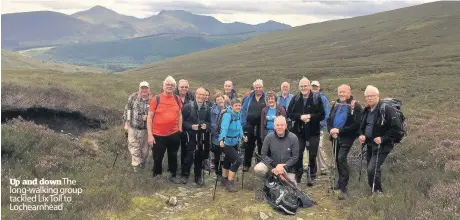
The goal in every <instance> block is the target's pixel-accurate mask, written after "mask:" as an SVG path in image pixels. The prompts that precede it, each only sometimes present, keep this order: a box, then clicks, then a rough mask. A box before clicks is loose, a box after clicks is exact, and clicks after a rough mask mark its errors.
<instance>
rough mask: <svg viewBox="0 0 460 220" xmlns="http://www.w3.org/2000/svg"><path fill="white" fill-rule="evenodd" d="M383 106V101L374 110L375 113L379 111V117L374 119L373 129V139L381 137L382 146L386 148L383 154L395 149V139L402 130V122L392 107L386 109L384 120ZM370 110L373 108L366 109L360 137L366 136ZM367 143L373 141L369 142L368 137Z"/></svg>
mask: <svg viewBox="0 0 460 220" xmlns="http://www.w3.org/2000/svg"><path fill="white" fill-rule="evenodd" d="M381 105H382V101H379V102H378V103H377V105H376V106H375V109H374V111H377V115H376V117H375V119H374V127H373V128H372V134H373V135H372V137H371V138H372V139H373V138H376V137H381V139H382V143H381V146H384V149H383V150H382V152H385V151H389V150H391V149H393V145H394V138H395V136H396V135H397V133H398V132H399V130H400V129H401V122H400V121H399V120H398V118H397V115H396V112H395V110H394V109H393V108H390V107H386V108H385V109H384V111H385V118H382V114H381V112H380V106H381ZM370 110H371V108H370V107H369V106H367V107H366V108H364V111H363V114H362V118H361V125H360V127H359V135H364V130H365V129H366V119H367V116H368V114H369V112H370ZM382 121H383V125H382ZM366 142H373V140H369V139H368V137H366Z"/></svg>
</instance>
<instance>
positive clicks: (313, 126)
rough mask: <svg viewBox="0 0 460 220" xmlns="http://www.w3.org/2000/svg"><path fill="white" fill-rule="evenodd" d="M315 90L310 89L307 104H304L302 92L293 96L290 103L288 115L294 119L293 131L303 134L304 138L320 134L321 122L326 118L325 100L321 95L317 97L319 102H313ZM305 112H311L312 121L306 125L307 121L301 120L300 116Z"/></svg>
mask: <svg viewBox="0 0 460 220" xmlns="http://www.w3.org/2000/svg"><path fill="white" fill-rule="evenodd" d="M313 97H314V96H313V92H312V91H310V95H309V96H308V99H307V103H306V105H304V104H303V97H302V93H299V94H297V95H296V96H294V97H292V99H291V102H290V103H289V107H288V113H287V116H288V118H289V119H291V120H292V121H294V122H295V123H294V126H293V128H292V129H291V131H292V132H294V133H296V134H298V135H303V136H304V138H306V139H308V138H310V136H319V135H320V130H321V125H320V122H321V121H322V120H323V119H324V116H325V113H324V108H323V101H322V100H321V97H320V96H319V95H318V96H315V97H317V99H318V100H317V104H316V105H315V104H314V102H313ZM304 114H310V115H311V118H310V122H308V123H307V125H305V123H304V122H303V121H302V120H300V116H301V115H304Z"/></svg>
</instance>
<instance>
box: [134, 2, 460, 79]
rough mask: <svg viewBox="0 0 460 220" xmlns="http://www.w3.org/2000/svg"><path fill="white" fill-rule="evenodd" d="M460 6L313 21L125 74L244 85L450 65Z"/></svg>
mask: <svg viewBox="0 0 460 220" xmlns="http://www.w3.org/2000/svg"><path fill="white" fill-rule="evenodd" d="M459 4H460V3H458V2H439V3H431V4H425V5H421V6H415V7H409V8H404V9H399V10H394V11H390V12H383V13H379V14H375V15H369V16H363V17H356V18H351V19H344V20H336V21H328V22H323V23H317V24H309V25H305V26H301V27H295V28H292V29H290V30H286V31H280V32H277V33H273V34H268V35H263V36H260V37H257V38H253V39H250V40H248V41H245V42H242V43H240V44H235V45H229V46H224V47H220V48H216V49H212V50H207V51H203V52H200V53H194V54H190V55H187V56H181V57H177V58H173V59H169V60H165V61H161V62H156V63H152V64H150V65H146V66H143V67H140V68H138V69H134V70H129V71H127V72H126V73H127V74H135V75H137V76H142V75H146V74H147V73H151V72H154V73H155V74H158V75H166V74H169V73H172V74H173V75H174V76H178V77H190V76H194V78H195V77H197V78H198V79H199V80H202V81H206V82H211V83H220V81H221V80H222V78H226V77H227V76H234V77H233V78H234V80H235V81H236V82H237V83H243V82H244V83H246V84H247V82H249V81H250V82H252V81H254V80H255V79H256V78H257V77H261V78H263V79H264V80H265V81H266V83H268V84H269V85H271V86H273V85H274V84H277V83H278V82H279V81H280V80H288V79H289V80H293V79H296V78H299V76H301V75H307V76H309V77H312V78H315V79H324V78H327V77H335V76H341V77H344V76H349V75H353V76H356V75H363V74H369V73H380V72H391V71H395V70H413V69H414V68H416V69H424V68H429V67H433V66H447V67H449V66H451V65H452V63H455V62H457V61H458V50H459V48H460V41H458V40H457V39H459V37H460V23H459V22H458V21H459V20H460V7H459V6H460V5H459ZM440 12H442V13H440ZM427 60H428V61H429V62H427ZM182 63H187V65H181V64H182Z"/></svg>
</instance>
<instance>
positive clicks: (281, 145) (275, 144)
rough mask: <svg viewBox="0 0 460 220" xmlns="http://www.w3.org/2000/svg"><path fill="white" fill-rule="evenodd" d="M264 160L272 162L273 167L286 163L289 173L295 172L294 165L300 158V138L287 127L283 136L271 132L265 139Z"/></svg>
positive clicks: (262, 155) (263, 147)
mask: <svg viewBox="0 0 460 220" xmlns="http://www.w3.org/2000/svg"><path fill="white" fill-rule="evenodd" d="M260 156H261V157H262V159H263V160H264V161H267V162H268V163H270V164H271V165H272V166H273V168H275V167H276V165H278V164H286V165H285V166H284V169H285V170H286V171H287V172H288V173H294V171H295V169H294V166H295V164H296V163H297V160H299V156H302V155H299V139H298V138H297V136H296V135H295V134H293V133H291V132H289V131H288V130H287V129H286V132H285V134H284V136H283V137H280V136H278V134H277V133H276V131H275V132H273V133H270V134H268V135H267V137H266V138H265V140H264V144H263V145H262V151H261V155H260Z"/></svg>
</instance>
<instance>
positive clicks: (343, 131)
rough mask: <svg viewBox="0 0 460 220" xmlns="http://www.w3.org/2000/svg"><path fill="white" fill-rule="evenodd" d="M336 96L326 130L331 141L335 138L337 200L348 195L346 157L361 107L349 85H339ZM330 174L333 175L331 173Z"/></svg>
mask: <svg viewBox="0 0 460 220" xmlns="http://www.w3.org/2000/svg"><path fill="white" fill-rule="evenodd" d="M338 96H339V98H338V99H337V101H336V102H335V104H334V105H333V106H332V109H331V114H330V117H329V119H328V121H327V130H328V131H329V132H328V133H329V134H330V137H331V141H334V139H336V140H337V145H336V148H337V149H336V152H335V155H336V163H337V170H338V173H339V180H338V182H337V186H336V188H337V189H339V190H340V193H339V196H338V197H339V200H344V199H347V197H348V193H347V191H348V190H347V186H348V179H349V176H350V172H349V169H348V160H347V157H348V153H349V152H350V149H351V147H352V146H353V142H354V141H355V140H356V138H357V137H358V129H359V126H360V124H361V115H362V111H363V109H362V107H361V105H360V104H359V103H358V102H357V101H356V100H355V98H353V96H351V88H350V86H349V85H345V84H344V85H341V86H339V87H338ZM331 159H332V158H331ZM331 172H335V171H331ZM330 175H333V173H331V174H330ZM334 184H335V183H334Z"/></svg>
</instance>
